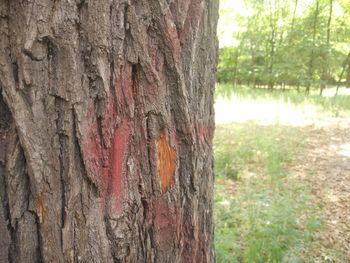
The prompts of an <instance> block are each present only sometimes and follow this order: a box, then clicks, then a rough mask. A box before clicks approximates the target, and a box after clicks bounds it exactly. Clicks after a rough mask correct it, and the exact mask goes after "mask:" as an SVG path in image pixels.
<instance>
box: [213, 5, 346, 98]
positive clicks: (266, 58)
mask: <svg viewBox="0 0 350 263" xmlns="http://www.w3.org/2000/svg"><path fill="white" fill-rule="evenodd" d="M241 1H242V6H243V7H244V12H243V11H241V12H240V13H241V14H239V12H237V13H238V14H237V15H234V16H231V17H222V19H225V20H226V21H231V23H232V25H235V31H234V33H233V36H232V37H233V38H234V40H235V41H234V42H233V44H232V45H225V46H222V47H221V48H220V63H219V68H218V80H219V82H230V83H233V84H235V85H236V84H247V85H250V86H253V87H257V86H266V87H269V88H274V87H276V86H280V87H285V86H286V85H288V86H296V87H300V86H304V87H306V88H307V91H309V89H310V87H320V88H322V89H323V88H324V87H325V86H326V85H336V84H338V83H341V84H344V83H345V81H346V79H348V82H350V67H349V64H350V59H349V56H348V54H349V52H350V46H349V43H350V32H349V30H350V2H349V0H307V1H301V0H241ZM226 2H227V1H226ZM221 8H222V9H225V1H222V3H221ZM223 15H224V16H225V15H226V16H227V12H226V13H223ZM226 24H229V23H226ZM221 31H224V30H221Z"/></svg>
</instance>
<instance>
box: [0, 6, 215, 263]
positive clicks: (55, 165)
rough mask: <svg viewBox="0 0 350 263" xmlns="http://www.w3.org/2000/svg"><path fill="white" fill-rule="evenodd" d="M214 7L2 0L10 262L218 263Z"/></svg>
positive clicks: (4, 216) (0, 222)
mask: <svg viewBox="0 0 350 263" xmlns="http://www.w3.org/2000/svg"><path fill="white" fill-rule="evenodd" d="M217 9H218V3H217V1H207V0H189V1H183V0H175V1H165V0H138V1H135V0H128V1H127V0H109V1H107V0H86V1H84V0H80V1H79V0H76V1H68V0H62V1H50V0H36V1H13V0H0V30H1V38H0V46H1V52H0V93H1V95H0V236H1V238H0V262H213V261H214V258H213V257H214V256H213V254H214V253H213V222H212V202H213V200H212V193H213V170H212V165H213V157H212V137H213V130H214V111H213V89H214V84H215V79H214V75H215V66H216V53H217V41H216V23H217V18H218V14H217Z"/></svg>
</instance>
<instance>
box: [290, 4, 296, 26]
mask: <svg viewBox="0 0 350 263" xmlns="http://www.w3.org/2000/svg"><path fill="white" fill-rule="evenodd" d="M297 9H298V0H295V2H294V11H293V18H292V25H291V29H290V31H291V32H293V31H294V24H295V17H296V13H297Z"/></svg>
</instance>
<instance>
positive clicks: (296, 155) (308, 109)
mask: <svg viewBox="0 0 350 263" xmlns="http://www.w3.org/2000/svg"><path fill="white" fill-rule="evenodd" d="M332 93H334V89H333V90H332V89H329V90H325V91H324V94H325V95H327V96H323V97H321V96H318V95H316V94H313V93H312V94H310V95H309V96H305V95H304V94H302V93H297V92H296V91H291V90H289V91H281V90H275V91H269V90H267V89H252V88H248V87H239V88H237V89H233V88H232V87H231V86H229V85H218V86H217V94H220V95H217V101H216V105H215V110H216V122H217V127H216V134H215V138H214V154H215V174H216V185H215V222H216V228H215V249H216V258H217V262H218V263H226V262H227V263H228V262H230V263H234V262H243V263H277V262H284V263H289V262H290V263H291V262H293V263H297V262H320V261H318V259H315V258H312V255H310V254H309V255H308V252H309V251H310V249H311V250H312V249H315V248H316V249H317V246H318V244H317V242H315V241H314V240H313V238H314V236H315V234H317V232H318V231H319V230H320V229H321V228H322V207H321V206H322V202H316V203H317V206H320V207H317V206H316V207H314V205H313V204H315V200H313V199H312V198H314V197H313V196H312V193H310V190H309V189H308V186H307V185H306V184H305V183H304V182H302V181H301V180H302V179H301V178H300V177H298V176H296V175H294V174H293V172H292V170H293V169H291V168H292V167H293V166H294V165H296V164H297V163H298V162H299V163H300V161H301V160H303V156H305V154H307V149H306V147H307V146H306V145H307V144H306V143H304V141H305V139H306V138H305V136H306V135H307V134H306V133H305V132H304V131H303V128H302V127H303V126H305V125H310V124H314V123H316V122H317V121H321V120H322V118H325V119H326V118H329V117H348V116H350V92H349V90H348V89H342V90H341V92H340V95H338V96H336V97H335V96H332ZM228 113H230V114H228ZM319 124H322V122H320V123H319ZM335 252H336V251H329V252H327V254H329V255H332V254H334V253H335ZM322 262H323V261H322ZM324 262H331V261H329V260H328V259H325V261H324Z"/></svg>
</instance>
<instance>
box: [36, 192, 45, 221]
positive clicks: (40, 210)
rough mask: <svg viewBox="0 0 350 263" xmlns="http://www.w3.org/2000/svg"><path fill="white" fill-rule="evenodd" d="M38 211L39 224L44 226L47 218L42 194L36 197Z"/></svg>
mask: <svg viewBox="0 0 350 263" xmlns="http://www.w3.org/2000/svg"><path fill="white" fill-rule="evenodd" d="M35 199H36V209H37V213H38V217H39V222H40V223H41V224H42V223H43V222H44V219H45V217H46V208H45V204H44V197H43V194H42V193H38V194H37V195H36V198H35Z"/></svg>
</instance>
